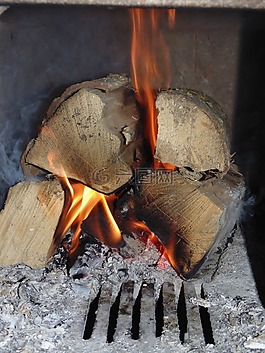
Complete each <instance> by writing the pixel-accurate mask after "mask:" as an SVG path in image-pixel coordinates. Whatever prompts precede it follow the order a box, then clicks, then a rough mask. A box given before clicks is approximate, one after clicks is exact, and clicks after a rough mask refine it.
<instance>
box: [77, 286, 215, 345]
mask: <svg viewBox="0 0 265 353" xmlns="http://www.w3.org/2000/svg"><path fill="white" fill-rule="evenodd" d="M204 302H205V292H204V289H203V285H201V289H200V291H196V289H195V286H194V284H193V283H192V282H184V283H183V282H182V281H181V280H177V281H175V283H169V282H165V283H163V285H162V286H159V287H158V286H155V284H154V283H148V284H147V283H142V284H141V285H140V286H139V284H135V283H134V282H133V281H128V282H125V283H123V284H122V285H121V288H120V290H119V292H118V294H117V293H112V287H111V286H109V285H104V286H102V287H101V288H100V289H99V291H98V292H97V293H96V294H95V295H93V296H91V298H90V303H89V309H88V313H87V317H86V324H85V329H84V334H83V339H85V340H89V339H91V338H92V339H105V341H106V342H108V343H111V342H113V341H115V339H116V338H118V339H121V338H122V336H127V337H130V338H131V339H133V340H139V339H140V340H141V339H147V338H148V337H150V338H151V339H154V338H157V337H161V336H162V335H165V336H166V335H167V333H168V332H170V334H171V335H172V334H173V335H174V336H175V340H176V342H177V343H180V342H181V343H183V344H184V343H188V342H190V341H192V339H193V337H196V340H204V341H205V344H214V337H213V332H212V325H211V319H210V314H209V312H208V309H207V306H206V307H205V304H204Z"/></svg>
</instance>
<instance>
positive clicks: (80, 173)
mask: <svg viewBox="0 0 265 353" xmlns="http://www.w3.org/2000/svg"><path fill="white" fill-rule="evenodd" d="M127 85H128V79H127V78H126V77H125V76H120V75H110V76H108V77H107V78H104V79H100V80H95V81H89V82H83V83H81V84H76V85H73V86H71V87H70V88H68V89H67V90H66V91H65V92H64V93H63V95H62V96H61V97H60V98H57V99H56V100H55V101H54V102H53V103H52V105H51V106H50V108H49V110H48V112H47V116H46V118H45V120H44V121H43V123H42V127H41V130H40V133H39V135H38V137H37V139H35V140H32V141H31V142H30V143H29V145H28V147H27V149H26V151H25V152H24V154H23V157H22V166H23V169H24V172H25V174H26V175H27V174H31V175H32V174H36V173H39V168H41V169H43V170H46V171H49V172H52V173H53V174H55V175H57V176H59V177H64V176H67V177H68V178H71V179H75V180H77V181H80V182H81V183H84V184H86V185H88V186H90V187H92V188H93V189H95V190H97V191H100V192H103V193H105V194H109V193H112V192H114V191H115V190H116V189H118V188H119V187H121V186H122V185H124V184H125V183H126V182H128V180H129V179H130V178H131V177H132V168H133V166H134V163H135V162H134V156H135V149H136V146H137V144H138V143H139V141H138V140H137V139H138V137H137V131H136V130H137V122H138V115H139V113H138V109H137V105H136V101H135V98H134V92H133V90H132V89H130V88H128V87H127ZM35 167H37V170H36V168H35Z"/></svg>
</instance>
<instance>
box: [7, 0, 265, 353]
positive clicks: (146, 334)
mask: <svg viewBox="0 0 265 353" xmlns="http://www.w3.org/2000/svg"><path fill="white" fill-rule="evenodd" d="M213 3H214V2H213ZM2 4H3V5H9V4H7V3H3V2H2ZM111 5H113V4H111ZM171 5H172V4H171ZM235 6H236V7H237V8H233V5H230V7H229V6H228V8H221V7H216V8H210V7H209V6H208V8H207V6H206V8H200V6H199V2H198V5H197V6H196V4H195V5H194V4H193V7H190V8H188V7H186V8H185V7H183V6H179V7H177V8H176V20H175V25H174V27H173V29H171V30H169V29H168V28H167V26H166V25H165V26H163V27H162V31H163V34H164V36H165V39H166V43H167V45H168V47H169V51H170V61H171V83H170V87H171V88H187V89H193V90H198V91H201V92H204V93H205V94H207V95H208V96H209V97H211V98H213V99H214V100H215V101H216V102H218V103H219V104H220V106H221V107H222V109H223V111H224V113H225V114H226V116H227V123H228V126H229V129H230V131H231V136H230V141H231V147H230V149H231V151H230V152H231V155H232V156H233V159H234V160H235V162H236V164H237V165H238V167H239V170H240V172H241V173H242V175H243V177H244V180H245V187H246V189H245V195H244V197H243V200H242V208H241V215H240V219H239V220H237V219H235V220H234V221H235V223H237V228H236V229H233V231H232V232H229V234H226V237H225V238H224V239H223V240H222V241H221V242H220V243H219V244H218V246H217V247H216V248H215V250H214V252H213V253H212V254H211V256H210V258H209V259H208V261H207V262H206V264H205V267H204V268H203V269H202V270H201V271H200V272H199V273H198V274H197V275H196V276H195V277H194V278H192V279H190V280H188V281H185V280H183V279H181V278H180V277H179V276H178V275H177V273H176V272H175V271H174V270H173V268H172V267H171V266H170V265H169V264H168V262H167V260H166V259H165V258H164V257H163V256H162V257H161V254H160V252H159V251H158V249H157V248H156V247H155V246H154V244H153V243H151V242H149V241H148V242H147V244H146V247H141V246H140V248H137V255H136V256H135V258H134V259H130V258H128V256H127V258H126V259H124V257H122V256H121V254H120V253H119V252H118V251H115V250H111V249H110V248H108V247H107V246H106V245H103V244H102V243H99V242H96V241H90V243H89V246H88V247H87V248H86V251H85V252H84V253H83V256H82V257H80V258H78V260H77V261H76V262H75V264H74V265H73V266H72V267H71V269H68V270H69V271H68V272H69V273H66V272H67V271H66V268H65V264H64V263H63V254H62V253H60V251H59V252H58V253H57V254H56V255H55V256H54V258H53V259H52V261H50V262H49V263H48V264H47V266H46V267H45V268H42V269H32V268H30V267H29V266H26V265H24V264H15V265H11V266H2V264H1V263H0V266H1V268H0V278H1V284H0V302H1V304H2V305H1V309H0V312H1V314H2V316H1V318H0V327H1V328H2V329H1V333H0V337H1V338H0V352H5V353H6V352H14V351H16V352H28V351H30V350H32V349H33V348H34V351H36V352H44V351H46V352H60V351H64V352H72V351H76V350H77V349H78V350H79V351H80V352H85V351H88V350H90V351H93V352H123V351H130V352H149V351H150V352H187V351H194V352H198V351H199V352H203V351H205V352H236V351H241V352H250V351H252V350H254V351H256V352H261V351H263V350H264V348H265V326H264V309H263V306H264V304H265V281H264V274H263V273H264V267H265V266H264V265H265V261H264V258H265V257H264V255H265V241H264V235H263V233H264V228H265V224H264V216H263V213H264V202H265V199H264V186H265V182H264V180H265V175H264V174H265V169H264V163H263V155H264V153H263V150H264V147H265V146H264V136H265V119H264V115H265V109H264V98H265V97H264V95H265V90H264V79H265V70H264V67H263V65H264V62H265V47H264V39H265V12H264V10H263V9H262V8H261V9H257V8H256V9H254V8H253V9H243V8H240V7H243V5H242V6H240V2H239V4H237V5H235ZM213 7H214V6H213ZM253 7H254V5H253ZM1 8H2V14H1V15H0V37H1V40H0V53H1V54H0V70H1V76H0V77H1V81H0V89H1V98H0V102H1V104H0V127H1V129H0V161H1V163H0V165H1V166H0V191H1V193H0V204H1V207H4V202H5V199H6V195H7V191H8V189H9V187H11V186H13V185H15V184H16V183H18V182H19V181H21V180H24V178H25V177H24V175H23V172H22V168H21V163H20V159H21V155H22V153H23V152H24V150H25V148H26V146H27V144H28V143H29V141H30V140H31V139H32V138H35V137H36V136H37V134H38V130H39V128H40V125H41V122H42V120H43V118H44V116H45V113H46V111H47V110H48V108H49V106H50V104H51V102H52V101H53V99H54V98H56V97H58V96H60V95H61V94H62V93H63V92H64V91H65V89H66V88H67V87H69V86H71V85H73V84H76V83H79V82H83V81H89V80H95V79H98V78H101V77H106V76H107V75H109V74H125V75H128V76H130V74H131V64H130V50H131V25H130V23H131V22H130V17H129V11H128V8H127V7H126V6H112V7H108V6H92V5H89V6H88V5H82V6H81V5H75V6H70V5H67V6H64V5H36V4H35V5H24V4H20V5H15V4H14V5H13V4H11V5H10V6H6V7H4V6H3V7H0V9H1ZM32 178H33V177H32ZM13 217H14V222H15V221H16V214H14V215H13ZM18 237H19V235H18Z"/></svg>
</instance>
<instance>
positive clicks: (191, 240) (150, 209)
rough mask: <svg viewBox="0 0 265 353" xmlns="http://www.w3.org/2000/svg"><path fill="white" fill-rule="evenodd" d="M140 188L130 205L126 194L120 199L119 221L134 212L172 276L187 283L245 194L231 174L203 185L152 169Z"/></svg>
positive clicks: (238, 179)
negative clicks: (157, 242)
mask: <svg viewBox="0 0 265 353" xmlns="http://www.w3.org/2000/svg"><path fill="white" fill-rule="evenodd" d="M139 188H140V191H139V193H138V195H136V196H135V199H134V204H133V205H132V200H131V198H130V199H129V201H128V200H127V199H126V197H125V196H124V197H123V200H120V201H119V204H118V207H119V209H120V210H121V211H120V212H118V213H119V216H120V218H124V219H126V217H129V218H131V217H132V215H133V214H134V215H135V217H136V218H137V219H139V220H142V221H144V222H145V223H146V225H147V226H148V227H149V228H150V230H151V231H152V232H154V234H155V235H156V236H157V237H158V239H159V240H160V241H161V243H162V244H163V245H164V246H165V248H166V250H167V253H168V256H169V259H170V262H171V264H172V266H173V267H174V268H175V270H176V271H177V273H178V274H180V275H181V276H182V277H183V278H187V279H188V278H190V277H192V276H194V275H195V273H196V272H197V271H198V270H199V268H200V267H201V266H202V265H203V264H204V263H205V261H206V259H207V257H208V256H209V255H210V254H211V252H212V251H213V250H214V249H215V245H216V244H217V243H218V242H219V241H220V240H221V239H223V238H224V237H225V236H227V235H228V234H229V232H230V231H231V230H232V229H233V227H234V225H235V223H236V221H237V219H238V215H239V210H240V205H241V201H240V200H241V197H242V195H243V191H244V186H243V182H242V178H241V176H240V175H239V174H237V173H234V172H232V171H231V172H229V173H228V174H227V175H226V176H225V177H224V178H223V179H217V178H212V179H210V180H206V181H203V182H194V181H190V180H187V179H186V178H185V177H183V176H182V175H181V174H180V173H178V172H162V171H154V172H153V173H151V174H150V175H148V176H146V177H145V179H144V180H142V184H141V186H140V187H139ZM128 197H129V195H128ZM126 208H127V209H128V211H127V213H125V212H124V209H126ZM123 222H125V221H123Z"/></svg>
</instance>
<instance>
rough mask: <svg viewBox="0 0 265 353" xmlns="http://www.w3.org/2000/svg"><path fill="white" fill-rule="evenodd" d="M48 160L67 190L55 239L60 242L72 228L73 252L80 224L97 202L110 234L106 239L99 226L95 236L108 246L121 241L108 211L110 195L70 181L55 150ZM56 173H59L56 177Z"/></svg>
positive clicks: (119, 233) (113, 245)
mask: <svg viewBox="0 0 265 353" xmlns="http://www.w3.org/2000/svg"><path fill="white" fill-rule="evenodd" d="M48 161H49V164H50V167H51V171H52V172H53V174H54V175H57V178H58V179H59V180H60V182H61V184H62V185H64V186H65V187H66V189H67V190H68V202H67V205H66V208H65V210H64V212H63V214H62V216H61V218H60V222H59V224H58V227H57V229H56V234H55V241H56V242H57V243H60V242H61V241H62V239H63V237H64V235H65V234H66V233H67V231H68V230H69V229H72V231H73V236H72V241H71V249H70V254H71V253H74V252H75V250H76V249H77V247H78V245H79V238H80V234H81V225H82V223H83V221H84V220H85V219H87V218H88V217H89V215H90V214H91V212H92V211H93V209H94V208H95V206H96V205H97V204H100V205H101V206H102V207H103V213H104V215H105V217H106V218H107V220H108V232H109V234H110V235H111V236H110V237H108V238H107V239H106V237H105V236H104V234H102V231H101V229H100V227H98V228H97V237H98V239H99V240H100V241H102V242H103V241H106V240H107V244H108V245H109V246H112V247H116V246H118V245H119V244H120V243H121V241H122V238H121V232H120V230H119V227H118V226H117V224H116V222H115V220H114V217H113V215H112V213H111V211H110V208H109V205H108V202H107V200H109V199H110V198H111V197H108V196H104V195H103V194H101V193H99V192H97V191H95V190H92V189H91V188H89V187H88V186H85V185H83V184H81V183H77V182H70V181H69V179H68V178H67V176H66V173H65V171H64V168H63V166H62V165H61V163H60V161H59V158H58V156H57V155H56V153H55V152H50V153H49V155H48ZM58 175H60V176H59V177H58Z"/></svg>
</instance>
